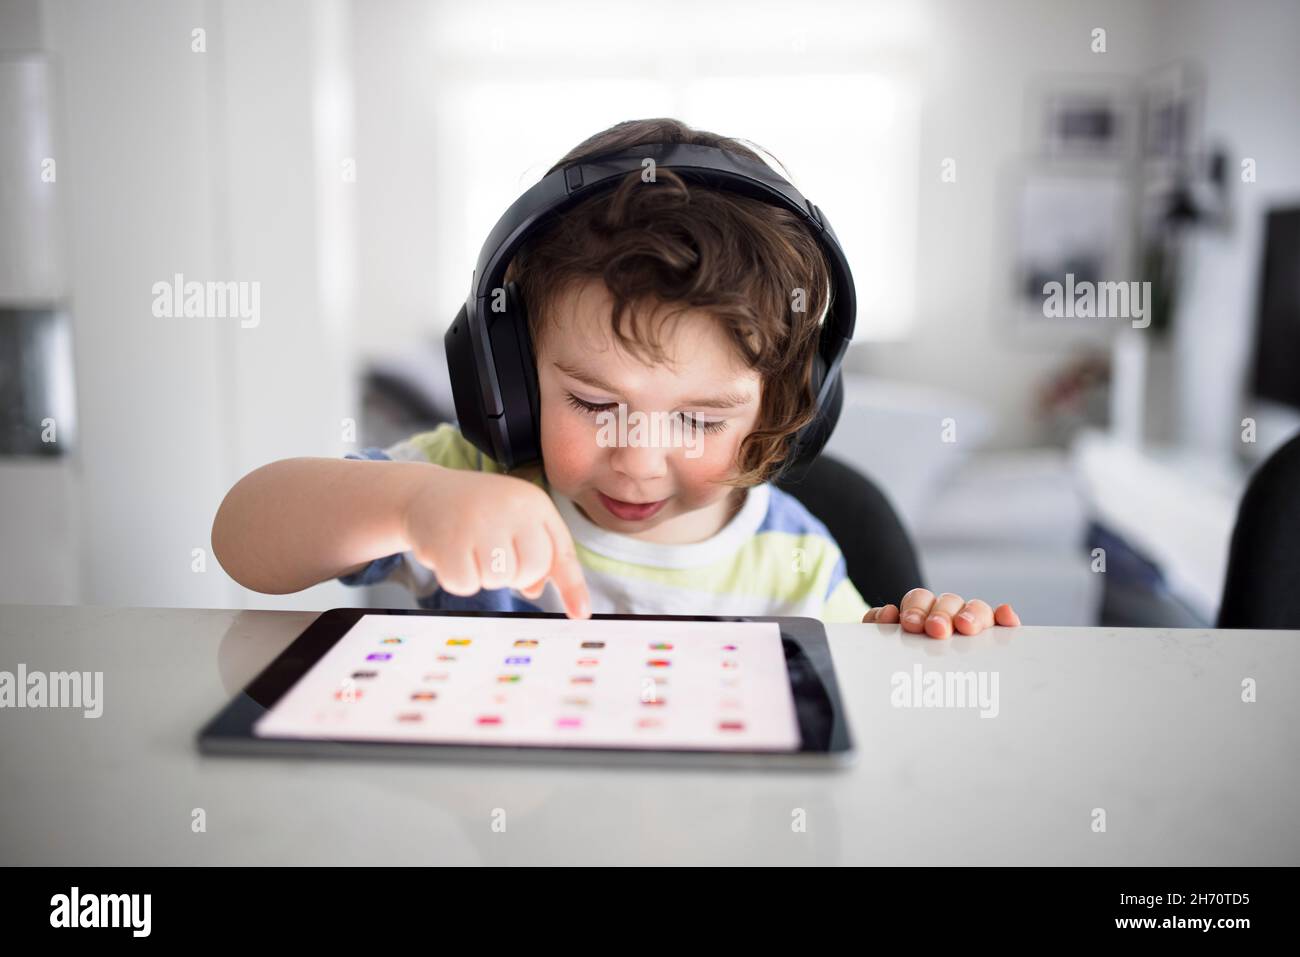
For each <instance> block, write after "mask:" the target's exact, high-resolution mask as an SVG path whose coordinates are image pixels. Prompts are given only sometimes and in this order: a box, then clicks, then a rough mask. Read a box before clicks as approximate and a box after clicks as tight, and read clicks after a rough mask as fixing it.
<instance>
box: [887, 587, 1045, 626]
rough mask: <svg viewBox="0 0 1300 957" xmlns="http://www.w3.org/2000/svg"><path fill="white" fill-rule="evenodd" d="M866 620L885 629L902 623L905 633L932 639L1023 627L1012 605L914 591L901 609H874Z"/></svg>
mask: <svg viewBox="0 0 1300 957" xmlns="http://www.w3.org/2000/svg"><path fill="white" fill-rule="evenodd" d="M862 620H863V621H864V622H876V623H877V624H881V625H893V624H900V623H901V624H902V626H903V630H904V631H910V632H912V633H913V634H919V633H921V632H925V633H926V634H927V635H929V636H930V637H931V638H947V637H948V636H949V635H951V634H952V633H953V632H954V631H959V632H961V633H962V634H963V635H978V634H979V633H980V632H981V631H983V630H984V629H985V628H992V627H993V626H994V625H1006V626H1015V625H1019V624H1020V616H1019V615H1017V614H1016V612H1015V609H1014V608H1012V607H1011V606H1010V605H998V607H997V608H996V609H993V608H990V607H989V604H988V602H984V601H980V600H979V599H978V598H972V599H971V600H970V601H966V600H965V599H963V598H962V597H961V595H954V594H953V593H952V592H944V593H943V594H942V595H939V596H938V597H936V596H935V595H934V594H933V593H931V592H929V591H927V590H926V589H924V588H913V589H912V590H911V591H909V592H908V593H907V594H906V595H904V596H903V601H902V608H901V609H900V608H899V606H898V605H882V606H880V607H878V608H872V609H871V610H870V611H868V612H867V613H866V614H865V615H864V616H863V617H862Z"/></svg>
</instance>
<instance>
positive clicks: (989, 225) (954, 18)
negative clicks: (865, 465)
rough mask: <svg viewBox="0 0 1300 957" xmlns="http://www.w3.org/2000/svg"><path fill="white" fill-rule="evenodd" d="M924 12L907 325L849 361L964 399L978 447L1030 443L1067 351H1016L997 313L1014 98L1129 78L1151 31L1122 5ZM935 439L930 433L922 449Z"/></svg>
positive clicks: (1002, 2)
mask: <svg viewBox="0 0 1300 957" xmlns="http://www.w3.org/2000/svg"><path fill="white" fill-rule="evenodd" d="M930 9H931V11H932V15H931V16H930V18H929V21H930V23H931V24H932V25H933V30H934V32H933V34H932V35H931V36H930V38H929V42H930V47H929V56H928V65H929V68H928V70H927V89H926V97H925V101H924V104H923V107H922V133H921V136H922V142H921V166H922V176H921V180H920V203H919V216H920V220H919V223H918V239H917V242H918V243H919V255H918V264H919V283H918V289H917V297H918V311H917V322H916V324H915V328H914V330H913V334H912V335H911V336H910V337H908V338H907V339H906V340H904V341H901V342H897V343H880V344H871V345H868V346H865V347H863V348H860V349H856V350H855V355H854V356H853V361H854V363H855V365H856V367H857V368H858V369H859V370H861V371H864V372H868V373H870V374H873V375H877V376H880V377H882V378H886V379H898V380H905V381H908V382H913V383H922V384H925V385H929V386H934V387H938V388H942V389H951V390H954V391H956V392H960V393H962V394H963V395H965V396H967V397H969V398H972V399H975V400H978V401H979V402H980V403H981V404H983V405H984V406H986V407H987V409H988V411H989V412H990V413H991V414H992V416H993V420H992V421H993V431H992V433H991V434H990V436H989V439H988V441H989V444H990V445H991V446H993V447H1027V446H1032V445H1035V444H1037V443H1038V442H1040V441H1042V433H1041V430H1040V427H1039V425H1038V423H1036V422H1035V421H1034V418H1033V414H1032V403H1033V397H1034V393H1035V391H1036V389H1037V388H1038V386H1039V384H1040V383H1041V381H1042V379H1043V377H1044V376H1045V375H1047V374H1048V373H1049V371H1050V370H1052V369H1053V368H1055V367H1056V366H1057V365H1058V364H1059V363H1060V362H1061V361H1062V360H1063V359H1064V358H1065V357H1066V356H1067V355H1069V354H1070V353H1071V349H1072V347H1073V346H1074V345H1075V344H1076V342H1077V341H1078V340H1077V339H1076V338H1075V337H1073V336H1063V337H1061V338H1059V339H1047V338H1041V337H1036V338H1035V339H1033V340H1028V339H1027V338H1026V337H1024V336H1020V335H1017V333H1016V327H1015V320H1014V318H1013V315H1012V312H1011V299H1010V291H1011V276H1010V270H1011V266H1010V263H1011V261H1012V260H1011V257H1012V243H1011V223H1010V222H1009V220H1008V209H1009V200H1010V198H1011V195H1012V194H1011V191H1010V188H1011V187H1012V185H1013V184H1014V171H1015V169H1016V167H1017V165H1018V163H1019V162H1020V161H1021V158H1022V156H1023V155H1024V153H1025V150H1026V147H1027V145H1028V144H1030V143H1032V141H1033V137H1032V135H1031V134H1030V132H1029V131H1027V130H1026V129H1025V126H1026V113H1027V112H1028V110H1027V97H1028V96H1029V95H1031V94H1032V91H1033V90H1034V89H1036V88H1037V87H1038V86H1039V85H1040V84H1041V82H1042V81H1044V80H1046V79H1048V78H1050V77H1053V76H1055V75H1059V74H1075V75H1077V76H1079V77H1081V78H1094V77H1099V76H1116V75H1124V74H1132V73H1135V72H1138V71H1140V70H1141V69H1142V68H1143V64H1144V63H1145V62H1146V58H1147V51H1148V48H1149V42H1150V41H1149V37H1150V31H1151V24H1150V22H1149V20H1148V18H1147V17H1146V15H1145V11H1144V8H1143V7H1142V5H1141V4H1137V3H1130V2H1092V3H1086V4H1083V3H1080V4H1069V5H1066V4H1060V3H1034V2H1028V0H982V2H978V3H966V2H961V0H934V2H932V3H931V4H930ZM1094 27H1103V28H1105V29H1106V31H1107V50H1106V52H1105V53H1101V54H1099V53H1093V52H1092V50H1091V48H1090V43H1091V31H1092V29H1093V28H1094ZM949 157H950V158H952V159H954V160H956V170H957V180H956V182H948V183H945V182H942V181H941V179H940V170H941V166H940V164H941V163H942V161H943V160H944V159H945V158H949ZM954 414H955V413H954ZM938 430H939V425H938V423H937V422H936V424H935V435H936V438H937V436H938ZM957 434H958V436H959V437H960V435H961V429H960V423H958V433H957Z"/></svg>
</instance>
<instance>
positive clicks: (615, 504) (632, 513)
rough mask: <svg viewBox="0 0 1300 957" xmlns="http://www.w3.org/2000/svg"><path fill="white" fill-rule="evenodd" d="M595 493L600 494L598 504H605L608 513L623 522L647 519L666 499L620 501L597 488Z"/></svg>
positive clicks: (661, 506)
mask: <svg viewBox="0 0 1300 957" xmlns="http://www.w3.org/2000/svg"><path fill="white" fill-rule="evenodd" d="M596 494H597V495H599V496H600V504H601V505H603V506H605V510H606V511H608V512H609V514H611V515H613V516H614V517H615V518H621V519H622V520H623V521H625V522H640V521H642V520H644V519H647V518H649V517H650V516H651V515H653V514H655V512H657V511H659V509H661V508H663V507H664V504H665V503H666V502H667V501H668V499H666V498H662V499H660V500H659V501H657V502H621V501H619V500H618V499H616V498H610V497H609V496H608V495H606V494H605V493H604V492H602V491H600V490H599V489H597V490H596Z"/></svg>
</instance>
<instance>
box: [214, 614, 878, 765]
mask: <svg viewBox="0 0 1300 957" xmlns="http://www.w3.org/2000/svg"><path fill="white" fill-rule="evenodd" d="M363 615H422V616H430V615H434V616H441V617H458V618H564V617H565V616H564V615H563V614H560V613H557V612H490V611H442V610H432V609H424V608H418V609H417V608H331V609H330V610H329V611H325V612H322V613H321V615H320V616H319V617H318V618H317V619H316V620H315V621H313V622H312V623H311V624H310V625H308V626H307V628H306V629H305V630H304V631H303V632H302V634H300V635H299V636H298V637H297V638H296V639H294V641H293V642H292V643H291V644H290V645H289V646H288V647H287V648H286V649H284V651H282V652H281V653H280V654H279V655H277V656H276V658H275V660H274V661H272V662H271V663H270V664H269V665H268V666H267V667H266V668H265V669H264V670H263V671H262V672H261V673H260V674H259V675H258V676H257V677H256V678H254V679H253V680H252V682H250V683H249V685H248V687H247V688H245V689H244V690H243V691H242V692H240V693H239V694H238V695H237V696H236V697H235V698H234V700H232V701H231V702H230V703H229V704H227V705H226V707H224V708H223V709H222V710H221V711H220V712H219V713H218V714H217V715H216V717H214V718H213V719H212V720H211V721H210V722H208V724H207V725H206V726H205V727H204V728H203V729H202V730H201V731H200V732H199V736H198V738H199V746H200V748H201V749H202V750H204V751H207V752H212V753H229V752H237V753H259V752H266V753H276V754H285V753H300V754H321V753H328V754H335V755H338V754H351V753H356V754H358V755H368V754H376V753H379V752H381V751H382V752H384V753H387V754H392V753H395V752H410V753H412V754H415V755H422V754H425V753H428V755H429V756H430V757H435V756H436V757H441V756H446V755H451V756H455V755H457V754H460V753H464V754H465V755H466V756H483V754H484V753H485V752H486V753H490V754H492V755H505V754H513V755H518V756H525V757H526V756H534V755H537V754H540V753H546V754H555V755H567V756H570V757H574V758H580V757H581V756H583V755H601V754H604V755H609V754H613V753H616V754H621V755H628V754H636V755H641V756H653V755H671V756H688V755H692V756H701V755H703V756H712V757H718V758H730V757H735V756H742V757H743V756H751V757H756V756H772V757H775V756H783V755H784V756H790V755H845V754H848V753H850V752H851V751H852V749H853V746H852V743H851V741H850V738H849V731H848V722H847V720H846V719H845V714H844V704H843V699H842V698H841V695H840V691H839V686H838V684H837V682H836V680H835V669H834V667H833V665H832V663H831V653H830V645H829V644H828V642H827V639H826V631H825V628H824V626H823V625H822V623H821V622H820V621H818V620H817V619H815V618H796V617H781V616H759V615H592V618H593V619H597V620H608V621H620V620H656V621H722V622H773V623H775V624H776V625H777V626H778V627H779V628H780V630H781V645H782V648H783V650H784V651H785V657H786V671H787V676H788V677H789V679H790V690H791V693H792V695H793V698H794V705H795V715H796V718H797V720H798V724H799V739H800V746H799V747H798V748H797V749H795V750H764V749H742V750H736V749H726V750H721V749H708V748H620V747H608V746H597V747H586V746H584V747H564V746H551V745H520V744H480V743H473V744H466V743H452V742H422V741H369V740H366V741H361V740H352V739H343V738H290V737H262V736H259V735H256V734H254V733H253V725H254V723H255V722H256V721H257V720H258V719H259V718H260V717H261V716H262V715H263V714H265V713H266V712H267V711H269V710H270V709H271V708H273V707H274V706H275V704H276V703H277V702H278V701H279V700H280V699H281V698H282V697H284V695H285V694H287V693H288V691H289V689H290V688H292V687H293V686H294V684H296V683H297V681H298V680H299V679H300V678H301V677H302V676H303V675H305V674H306V673H307V672H308V671H309V670H310V669H311V668H312V667H313V666H314V665H315V664H316V663H317V662H318V661H320V659H321V658H322V657H324V655H325V653H326V652H327V651H329V649H330V648H332V647H333V646H334V645H335V644H336V643H337V642H338V641H339V640H340V639H341V638H342V637H343V636H344V635H345V634H347V633H348V631H349V630H350V629H351V628H352V627H353V625H355V624H356V623H357V622H358V621H359V620H360V619H361V617H362V616H363Z"/></svg>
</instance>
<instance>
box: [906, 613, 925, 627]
mask: <svg viewBox="0 0 1300 957" xmlns="http://www.w3.org/2000/svg"><path fill="white" fill-rule="evenodd" d="M903 621H905V622H907V623H908V624H909V625H919V624H920V623H921V613H920V612H919V611H909V612H908V613H907V614H905V615H904V616H903Z"/></svg>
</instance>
